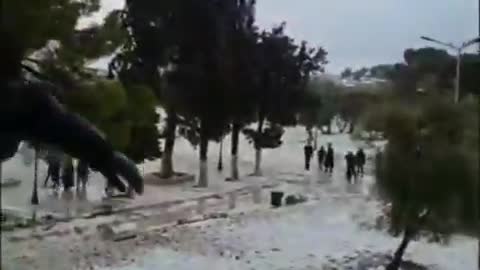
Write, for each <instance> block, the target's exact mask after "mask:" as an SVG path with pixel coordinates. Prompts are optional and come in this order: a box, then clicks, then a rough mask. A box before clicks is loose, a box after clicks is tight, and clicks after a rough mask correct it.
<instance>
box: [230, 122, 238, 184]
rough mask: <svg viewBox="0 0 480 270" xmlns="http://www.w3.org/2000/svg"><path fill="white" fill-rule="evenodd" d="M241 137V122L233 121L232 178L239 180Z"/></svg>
mask: <svg viewBox="0 0 480 270" xmlns="http://www.w3.org/2000/svg"><path fill="white" fill-rule="evenodd" d="M239 137H240V124H238V123H233V127H232V153H231V154H232V156H231V158H232V161H231V166H230V169H231V178H232V180H238V178H239V176H238V143H239Z"/></svg>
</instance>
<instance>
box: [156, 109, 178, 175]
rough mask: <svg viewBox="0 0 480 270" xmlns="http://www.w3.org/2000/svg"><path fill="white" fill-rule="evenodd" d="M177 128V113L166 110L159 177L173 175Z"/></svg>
mask: <svg viewBox="0 0 480 270" xmlns="http://www.w3.org/2000/svg"><path fill="white" fill-rule="evenodd" d="M176 130H177V115H176V113H175V111H173V110H168V111H167V127H166V130H165V136H166V138H165V147H164V149H163V155H162V168H161V170H160V177H161V178H170V177H172V176H173V174H174V171H173V161H172V156H173V148H174V146H175V131H176Z"/></svg>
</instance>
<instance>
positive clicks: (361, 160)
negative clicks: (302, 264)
mask: <svg viewBox="0 0 480 270" xmlns="http://www.w3.org/2000/svg"><path fill="white" fill-rule="evenodd" d="M365 161H366V157H365V152H363V149H362V148H360V149H358V151H357V153H356V154H355V163H356V164H355V165H356V167H357V173H358V175H360V176H363V175H364V170H363V167H364V166H365Z"/></svg>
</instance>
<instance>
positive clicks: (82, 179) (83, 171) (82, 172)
mask: <svg viewBox="0 0 480 270" xmlns="http://www.w3.org/2000/svg"><path fill="white" fill-rule="evenodd" d="M88 174H89V169H88V164H87V163H86V162H84V161H82V160H79V161H78V164H77V187H80V184H81V185H82V186H84V187H85V186H86V185H87V182H88Z"/></svg>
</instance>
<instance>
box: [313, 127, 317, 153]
mask: <svg viewBox="0 0 480 270" xmlns="http://www.w3.org/2000/svg"><path fill="white" fill-rule="evenodd" d="M313 149H314V150H317V149H318V129H315V136H314V139H313Z"/></svg>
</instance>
